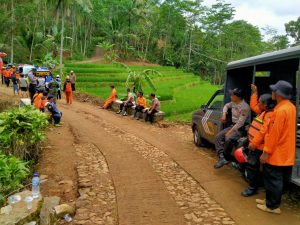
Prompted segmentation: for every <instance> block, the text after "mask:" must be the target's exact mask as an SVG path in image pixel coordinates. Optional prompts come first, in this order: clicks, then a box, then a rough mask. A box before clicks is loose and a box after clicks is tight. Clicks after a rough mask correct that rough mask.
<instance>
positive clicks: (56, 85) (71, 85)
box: [1, 64, 76, 104]
mask: <svg viewBox="0 0 300 225" xmlns="http://www.w3.org/2000/svg"><path fill="white" fill-rule="evenodd" d="M1 75H2V84H5V85H6V86H7V87H9V86H10V82H12V84H13V93H14V95H19V94H20V95H21V97H30V99H31V102H32V103H33V102H34V98H35V96H36V94H41V93H43V92H45V93H47V95H53V96H55V98H56V99H61V98H62V96H61V92H62V91H63V92H65V94H66V101H67V104H72V92H73V91H75V84H76V75H75V73H74V71H71V72H70V75H69V76H67V77H66V80H65V82H64V84H62V80H61V78H60V75H57V76H56V77H53V76H52V74H51V73H50V74H49V75H47V76H43V75H42V76H38V75H37V73H36V69H35V68H32V69H31V71H29V73H28V74H26V76H25V75H24V74H23V73H22V72H21V71H18V69H16V68H15V66H14V65H11V64H8V65H7V66H6V68H3V69H2V71H1Z"/></svg>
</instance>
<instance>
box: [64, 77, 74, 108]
mask: <svg viewBox="0 0 300 225" xmlns="http://www.w3.org/2000/svg"><path fill="white" fill-rule="evenodd" d="M63 91H64V92H65V94H66V99H67V104H70V105H71V104H72V83H71V81H70V77H69V76H67V77H66V81H65V83H64V87H63Z"/></svg>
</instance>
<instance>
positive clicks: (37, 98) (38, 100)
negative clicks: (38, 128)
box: [33, 90, 43, 109]
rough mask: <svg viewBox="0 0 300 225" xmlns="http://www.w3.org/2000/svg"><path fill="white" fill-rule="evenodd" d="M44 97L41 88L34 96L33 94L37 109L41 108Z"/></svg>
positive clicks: (34, 104)
mask: <svg viewBox="0 0 300 225" xmlns="http://www.w3.org/2000/svg"><path fill="white" fill-rule="evenodd" d="M42 97H43V91H41V90H38V92H37V93H35V94H34V96H33V106H34V107H35V108H36V109H40V105H41V99H42Z"/></svg>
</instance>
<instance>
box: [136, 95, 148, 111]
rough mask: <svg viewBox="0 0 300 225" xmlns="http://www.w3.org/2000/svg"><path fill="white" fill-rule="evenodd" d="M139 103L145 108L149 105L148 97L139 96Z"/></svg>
mask: <svg viewBox="0 0 300 225" xmlns="http://www.w3.org/2000/svg"><path fill="white" fill-rule="evenodd" d="M137 104H138V105H139V106H144V108H146V107H147V101H146V99H145V98H144V97H138V99H137Z"/></svg>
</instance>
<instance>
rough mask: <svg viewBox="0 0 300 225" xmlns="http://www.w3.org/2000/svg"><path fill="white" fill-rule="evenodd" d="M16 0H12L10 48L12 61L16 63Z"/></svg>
mask: <svg viewBox="0 0 300 225" xmlns="http://www.w3.org/2000/svg"><path fill="white" fill-rule="evenodd" d="M14 20H15V18H14V0H11V26H10V28H11V48H10V51H11V52H10V63H11V64H13V63H14V33H13V32H14V26H13V25H14Z"/></svg>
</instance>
